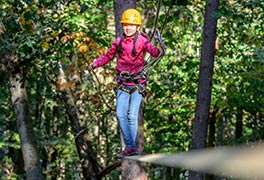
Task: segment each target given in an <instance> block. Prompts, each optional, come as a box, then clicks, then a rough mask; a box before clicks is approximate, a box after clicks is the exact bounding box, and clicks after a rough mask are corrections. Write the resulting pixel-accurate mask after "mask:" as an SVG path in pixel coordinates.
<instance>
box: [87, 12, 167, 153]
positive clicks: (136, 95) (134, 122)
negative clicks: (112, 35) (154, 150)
mask: <svg viewBox="0 0 264 180" xmlns="http://www.w3.org/2000/svg"><path fill="white" fill-rule="evenodd" d="M121 24H122V26H123V31H124V32H123V34H122V35H121V36H119V37H118V38H117V39H116V40H115V41H114V42H113V43H112V44H111V46H110V48H109V49H108V50H107V52H106V53H105V54H103V55H102V56H100V57H99V58H97V59H96V60H95V61H94V62H92V63H91V64H90V65H89V69H90V70H93V69H95V68H97V67H101V66H104V65H105V64H107V63H108V62H109V61H112V60H113V59H114V57H115V55H116V53H117V54H118V57H117V65H116V70H117V77H116V81H117V83H118V86H117V87H118V88H117V91H116V115H117V119H118V123H119V126H120V129H121V132H122V135H123V138H124V141H125V145H126V148H125V149H124V150H123V151H121V152H119V153H118V154H117V155H116V156H117V157H124V156H131V155H135V154H137V146H136V136H137V130H138V113H139V108H140V105H141V101H142V98H143V92H144V91H142V88H144V87H145V83H146V77H145V76H141V77H138V78H137V79H133V77H130V74H136V73H137V72H138V71H140V70H141V69H142V68H143V67H144V55H145V53H146V52H148V53H149V54H150V55H151V56H153V57H158V56H159V55H160V54H163V53H164V46H163V45H161V47H162V48H161V49H159V48H157V47H156V46H154V45H153V44H151V42H150V41H149V39H148V36H147V35H146V34H145V33H143V32H140V27H141V24H142V23H141V15H140V13H139V12H138V11H137V10H136V9H127V10H125V11H124V12H123V14H122V17H121ZM125 77H129V78H125ZM139 87H140V88H139Z"/></svg>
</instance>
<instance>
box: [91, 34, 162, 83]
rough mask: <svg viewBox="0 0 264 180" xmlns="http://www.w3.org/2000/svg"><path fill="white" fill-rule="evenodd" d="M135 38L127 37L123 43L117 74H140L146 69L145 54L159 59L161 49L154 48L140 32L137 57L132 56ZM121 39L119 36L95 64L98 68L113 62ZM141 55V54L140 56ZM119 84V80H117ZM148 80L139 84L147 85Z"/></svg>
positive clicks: (141, 80)
mask: <svg viewBox="0 0 264 180" xmlns="http://www.w3.org/2000/svg"><path fill="white" fill-rule="evenodd" d="M133 39H134V36H133V37H125V38H124V40H123V42H122V48H123V52H122V53H121V54H118V57H117V64H116V70H117V73H118V74H119V73H121V72H122V71H128V72H130V73H134V72H138V71H140V70H141V69H142V68H143V67H144V55H145V52H148V53H150V55H151V56H152V57H158V56H159V54H160V50H159V48H157V47H156V46H154V45H153V44H152V43H151V42H150V41H149V38H148V36H147V35H146V34H145V33H143V32H140V35H139V36H138V38H137V41H136V51H137V55H136V56H135V57H133V56H132V49H133ZM120 40H121V37H120V36H119V37H118V38H117V39H116V40H115V41H114V42H113V43H112V44H111V46H110V48H109V49H108V50H107V52H106V53H105V54H103V55H102V56H100V57H99V58H97V59H96V60H95V61H94V63H95V65H96V67H101V66H103V65H105V64H107V63H108V62H110V61H112V60H113V59H114V57H115V55H116V53H117V48H118V45H119V42H120ZM138 53H139V54H138ZM117 82H119V79H118V78H117ZM145 82H146V79H145V78H142V79H140V80H139V83H145ZM125 84H126V85H133V84H134V83H133V82H126V83H125Z"/></svg>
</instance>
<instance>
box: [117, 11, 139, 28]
mask: <svg viewBox="0 0 264 180" xmlns="http://www.w3.org/2000/svg"><path fill="white" fill-rule="evenodd" d="M120 22H121V23H122V24H123V23H125V24H135V25H141V24H142V23H141V15H140V13H139V11H138V10H136V9H127V10H125V11H124V12H123V14H122V17H121V21H120Z"/></svg>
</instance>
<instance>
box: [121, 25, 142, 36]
mask: <svg viewBox="0 0 264 180" xmlns="http://www.w3.org/2000/svg"><path fill="white" fill-rule="evenodd" d="M139 28H140V26H138V25H134V24H123V30H124V33H125V35H126V36H128V37H129V36H133V35H134V34H135V33H136V32H137V31H138V30H139Z"/></svg>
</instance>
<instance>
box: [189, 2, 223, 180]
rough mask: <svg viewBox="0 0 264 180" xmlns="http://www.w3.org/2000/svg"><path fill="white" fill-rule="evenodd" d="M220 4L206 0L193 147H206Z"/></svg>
mask: <svg viewBox="0 0 264 180" xmlns="http://www.w3.org/2000/svg"><path fill="white" fill-rule="evenodd" d="M218 5H219V0H213V1H208V0H207V1H206V6H205V16H204V27H203V37H202V53H201V62H200V66H199V82H198V91H197V100H196V112H195V119H194V124H193V130H192V140H191V149H201V148H205V147H206V139H207V129H208V121H209V114H210V104H211V92H212V78H213V68H214V57H215V41H216V30H217V18H216V17H215V16H214V13H216V11H217V10H218ZM202 179H203V174H202V173H197V172H190V175H189V180H202Z"/></svg>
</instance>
